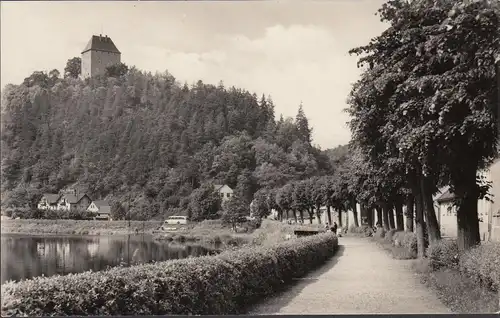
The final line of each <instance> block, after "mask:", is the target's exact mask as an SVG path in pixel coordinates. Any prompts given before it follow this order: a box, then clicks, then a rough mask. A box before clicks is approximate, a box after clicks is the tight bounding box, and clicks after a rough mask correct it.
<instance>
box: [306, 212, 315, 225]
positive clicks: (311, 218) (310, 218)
mask: <svg viewBox="0 0 500 318" xmlns="http://www.w3.org/2000/svg"><path fill="white" fill-rule="evenodd" d="M307 212H309V223H311V224H313V217H314V208H309V209H308V210H307Z"/></svg>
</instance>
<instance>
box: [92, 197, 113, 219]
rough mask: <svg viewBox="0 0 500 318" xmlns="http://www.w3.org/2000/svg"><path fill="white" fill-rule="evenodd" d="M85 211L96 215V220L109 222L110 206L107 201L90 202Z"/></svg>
mask: <svg viewBox="0 0 500 318" xmlns="http://www.w3.org/2000/svg"><path fill="white" fill-rule="evenodd" d="M87 211H90V212H92V213H97V216H96V217H95V219H96V220H111V205H109V203H108V201H104V200H97V201H92V203H90V205H89V207H88V208H87Z"/></svg>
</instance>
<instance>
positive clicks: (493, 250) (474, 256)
mask: <svg viewBox="0 0 500 318" xmlns="http://www.w3.org/2000/svg"><path fill="white" fill-rule="evenodd" d="M459 269H460V271H461V272H462V273H464V274H466V275H467V276H469V277H470V278H472V279H473V280H475V281H476V282H479V283H480V284H481V285H482V286H484V287H487V288H490V289H492V290H493V291H497V292H499V291H500V243H498V242H488V243H485V244H483V245H481V246H477V247H474V248H472V249H471V250H469V251H467V252H465V253H464V254H463V255H460V261H459Z"/></svg>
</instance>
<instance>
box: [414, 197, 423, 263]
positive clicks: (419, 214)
mask: <svg viewBox="0 0 500 318" xmlns="http://www.w3.org/2000/svg"><path fill="white" fill-rule="evenodd" d="M414 196H415V210H416V211H415V227H416V234H417V250H418V257H419V258H424V257H425V239H424V227H425V224H424V209H423V202H422V196H421V195H420V191H418V190H415V193H414Z"/></svg>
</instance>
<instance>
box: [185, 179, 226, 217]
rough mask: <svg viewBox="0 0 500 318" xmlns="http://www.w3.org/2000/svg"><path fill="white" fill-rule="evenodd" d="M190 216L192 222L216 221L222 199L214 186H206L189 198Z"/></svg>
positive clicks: (195, 191) (192, 193)
mask: <svg viewBox="0 0 500 318" xmlns="http://www.w3.org/2000/svg"><path fill="white" fill-rule="evenodd" d="M189 198H190V200H189V204H188V216H189V218H190V220H193V221H201V220H211V219H216V218H217V217H218V216H219V211H220V208H221V197H220V195H219V193H218V192H217V191H215V190H214V186H213V185H211V184H204V185H202V186H201V187H200V188H198V189H196V190H194V191H193V192H191V195H190V196H189Z"/></svg>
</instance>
